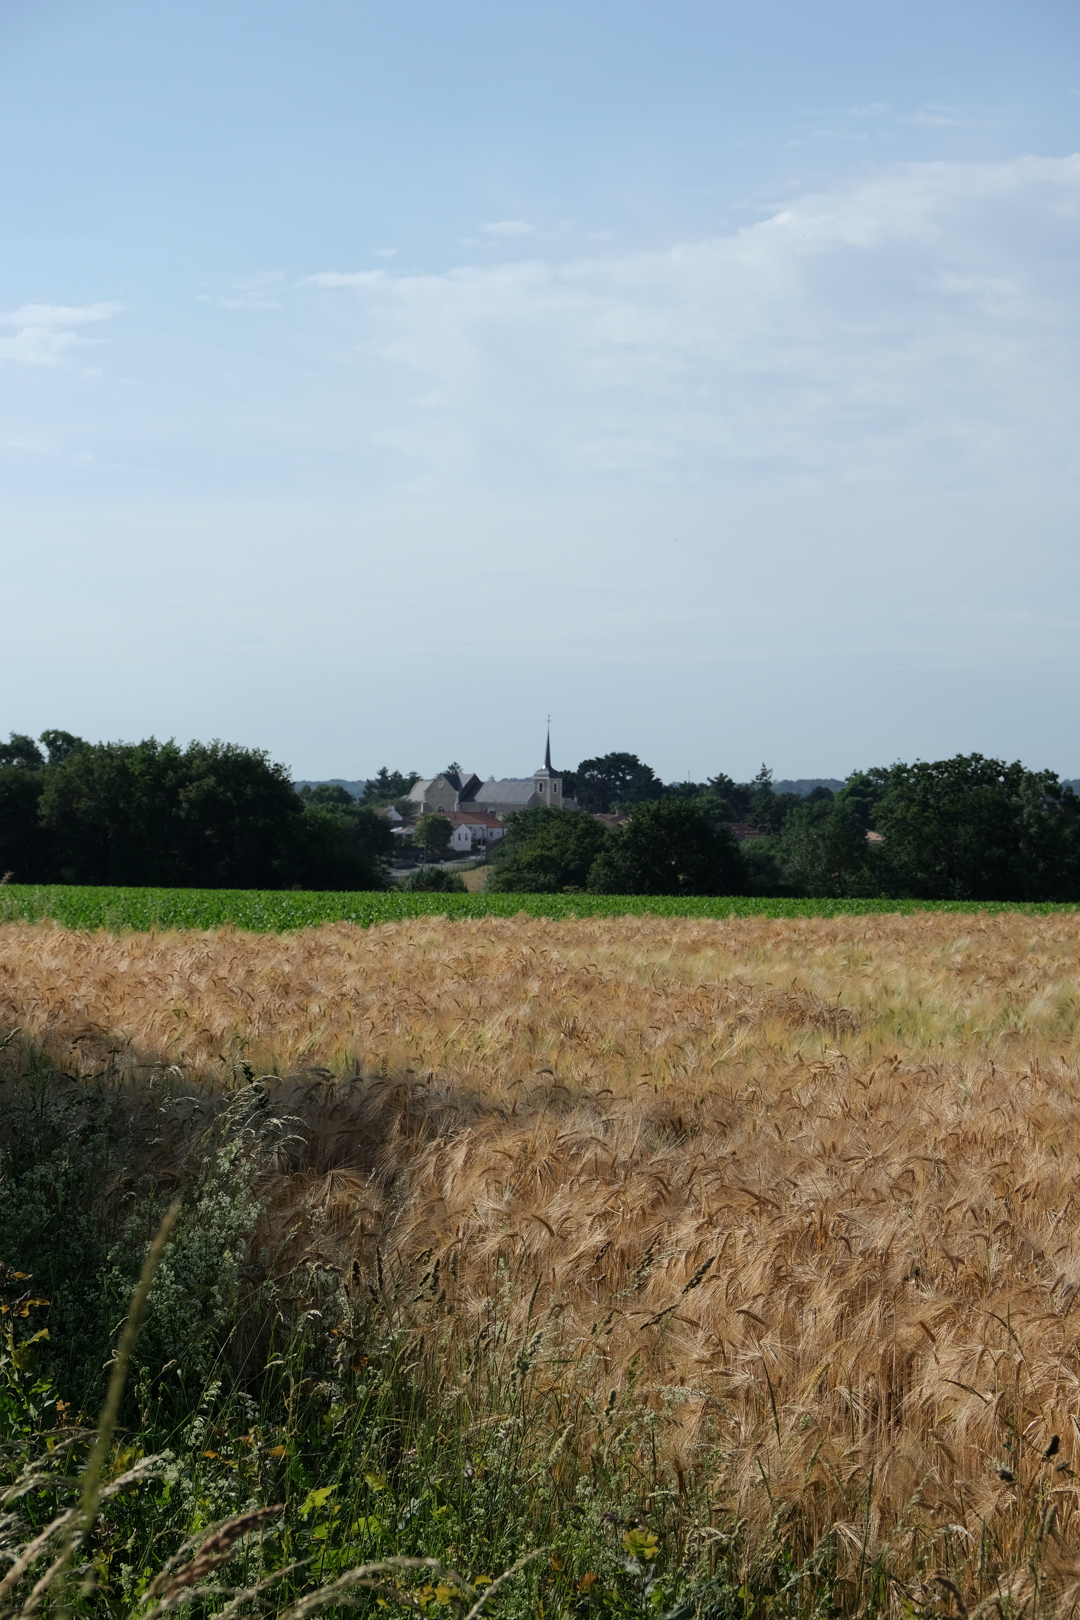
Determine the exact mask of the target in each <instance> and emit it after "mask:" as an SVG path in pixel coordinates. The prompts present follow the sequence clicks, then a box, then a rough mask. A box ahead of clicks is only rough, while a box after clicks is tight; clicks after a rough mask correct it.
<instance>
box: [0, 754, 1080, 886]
mask: <svg viewBox="0 0 1080 1620" xmlns="http://www.w3.org/2000/svg"><path fill="white" fill-rule="evenodd" d="M413 780H415V773H409V772H399V771H390V770H389V769H388V768H386V767H384V768H383V769H382V770H381V771H380V772H379V773H378V775H377V776H376V777H373V778H372V779H371V780H370V781H368V782H367V783H366V785H365V788H364V791H363V793H362V795H361V797H360V800H359V801H358V800H357V799H356V798H354V797H353V795H352V794H350V793H349V792H348V791H347V790H346V789H344V788H342V787H340V786H337V785H336V784H333V783H322V784H320V785H319V786H317V787H304V788H302V789H301V790H300V791H299V792H298V791H297V790H296V789H295V788H294V786H293V784H292V782H291V780H290V776H289V772H288V770H287V768H286V767H285V766H284V765H281V764H276V763H274V762H273V761H272V760H271V759H270V757H269V755H268V754H266V753H265V752H264V751H262V750H260V749H250V748H242V747H239V746H238V745H236V744H233V743H222V742H212V743H196V742H193V743H191V744H189V745H188V746H187V747H186V748H181V747H180V746H179V745H178V744H177V743H175V742H172V741H170V742H158V741H157V740H156V739H155V738H149V739H147V740H145V741H143V742H139V743H89V742H86V741H84V740H83V739H82V738H80V737H76V736H73V735H72V734H71V733H70V732H66V731H57V730H51V731H45V732H43V733H42V734H41V736H40V738H37V739H34V738H31V737H27V736H22V735H18V734H15V733H13V734H12V736H11V739H10V741H9V742H7V743H3V744H0V875H2V874H3V873H5V872H8V873H10V874H11V876H12V878H13V879H14V880H15V881H16V882H19V883H86V884H110V885H124V886H127V885H131V886H136V885H151V886H163V887H192V888H294V887H299V888H310V889H337V888H342V889H367V888H378V887H381V886H382V885H383V884H384V883H385V881H386V862H387V860H388V857H389V856H390V854H391V852H392V850H393V836H392V834H391V832H390V828H389V825H388V823H387V821H386V818H385V817H384V816H381V815H379V814H377V813H376V812H377V809H378V808H379V806H384V805H386V804H388V803H393V802H395V801H397V802H404V795H405V794H406V793H407V791H408V788H409V786H410V785H411V782H412V781H413ZM564 785H565V789H566V793H567V795H568V796H570V795H571V794H573V795H574V796H576V798H577V800H578V802H579V804H580V806H581V808H582V810H585V811H594V812H595V813H598V814H609V813H611V812H612V811H615V810H619V811H623V812H625V813H626V814H627V817H628V819H626V821H625V822H624V823H623V824H622V825H619V826H615V827H609V826H606V825H605V824H604V823H602V822H600V821H597V820H596V819H595V816H594V815H588V814H585V815H580V814H579V815H574V814H572V813H571V814H568V813H567V812H565V811H553V810H548V809H538V810H528V811H523V812H519V813H518V814H517V815H516V816H512V817H510V818H509V819H508V824H507V836H506V838H505V839H504V840H503V841H502V846H501V848H499V850H498V857H497V859H496V860H495V861H494V863H493V867H492V871H491V874H490V879H489V887H491V888H493V889H501V890H504V891H517V892H525V891H529V892H540V893H545V892H546V893H551V892H563V891H566V890H575V889H583V890H585V889H587V890H591V891H594V892H597V893H609V894H613V893H631V894H758V895H812V896H823V897H832V896H838V897H842V896H851V897H856V898H857V897H868V898H869V897H882V898H887V899H888V898H897V899H899V898H905V897H911V898H915V899H926V900H1020V901H1024V900H1028V901H1037V900H1062V901H1076V900H1080V798H1078V797H1077V795H1076V793H1075V792H1074V791H1073V789H1072V787H1071V786H1069V785H1068V784H1066V783H1063V782H1061V781H1060V780H1059V778H1058V777H1057V776H1056V775H1055V774H1054V772H1052V771H1029V770H1027V769H1026V768H1025V767H1024V766H1023V765H1021V764H1020V763H1019V762H1014V763H1012V764H1009V763H1006V762H1005V761H1002V760H996V759H987V758H984V757H983V756H982V755H980V754H968V755H957V756H956V757H955V758H953V759H948V760H938V761H932V762H918V763H916V764H913V765H908V764H895V765H890V766H882V767H874V768H872V769H869V770H862V771H855V772H853V773H852V774H851V775H850V776H849V777H848V779H847V781H846V782H845V784H844V786H843V787H842V788H841V789H840V790H839V791H838V792H836V793H835V794H834V793H833V792H832V791H831V790H830V789H828V788H826V787H818V788H815V789H814V790H813V792H811V793H810V794H809V795H808V796H806V797H802V796H801V795H799V794H794V793H779V792H777V791H776V790H775V789H774V787H773V784H772V773H771V771H769V770H768V769H767V768H766V767H764V766H763V767H762V769H761V770H760V771H759V772H758V774H757V776H756V777H755V778H754V780H753V781H751V782H742V783H739V782H735V781H734V780H733V779H732V778H731V777H729V776H726V775H724V774H723V773H718V774H717V775H716V776H713V777H709V778H707V779H706V780H705V781H704V782H673V783H664V782H662V781H661V779H660V778H659V777H658V776H657V774H656V773H655V772H654V771H653V770H652V769H651V767H649V766H648V765H646V764H644V763H643V762H642V761H641V760H640V759H639V758H638V757H637V756H636V755H634V754H627V753H611V754H606V755H603V756H601V757H597V758H595V759H589V760H583V761H582V762H581V764H580V765H579V766H578V768H577V770H576V771H573V772H567V773H566V774H565V777H564ZM733 828H735V829H737V830H738V831H739V832H740V833H745V832H746V831H747V830H750V831H752V832H755V833H757V834H758V835H759V836H756V837H750V838H746V837H740V838H737V837H736V836H734V834H733V831H732V829H733ZM868 833H869V834H875V835H877V836H875V837H870V838H868V837H867V834H868Z"/></svg>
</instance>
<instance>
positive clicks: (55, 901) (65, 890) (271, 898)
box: [0, 884, 1076, 933]
mask: <svg viewBox="0 0 1080 1620" xmlns="http://www.w3.org/2000/svg"><path fill="white" fill-rule="evenodd" d="M1075 909H1076V908H1075V906H1071V905H1069V906H1059V905H1053V904H1050V903H1049V902H1047V903H1040V904H1031V905H1012V904H1004V903H1002V904H999V903H995V902H976V901H945V900H937V901H920V900H796V899H777V898H768V899H755V898H753V897H750V896H745V895H733V896H716V897H712V896H709V897H700V896H688V897H685V898H679V897H677V896H668V895H625V894H621V895H598V894H403V893H400V892H397V891H395V890H392V889H391V890H387V891H382V892H374V893H363V892H358V893H349V892H323V891H317V892H299V891H296V890H285V891H280V890H259V889H111V888H91V887H75V886H70V887H69V886H64V885H56V886H50V887H41V888H35V887H33V886H32V885H29V884H26V885H20V884H5V885H3V887H2V888H0V921H6V922H15V921H29V922H39V921H42V920H45V919H50V920H52V921H55V922H59V923H62V924H63V925H64V926H65V927H67V928H107V929H112V930H114V931H116V930H122V929H136V930H142V929H150V928H220V927H224V926H227V925H232V926H233V927H235V928H245V929H250V930H252V931H254V932H258V933H282V932H284V931H285V930H286V929H289V928H314V927H317V926H318V925H319V924H320V923H331V922H351V923H358V924H359V925H360V926H361V927H363V928H369V927H371V926H372V925H373V924H375V923H385V922H402V921H405V920H406V919H408V918H411V917H451V918H458V917H462V918H464V917H516V916H520V915H521V914H522V913H525V915H527V916H530V917H549V918H552V919H556V920H557V919H559V918H562V917H567V918H570V917H626V916H642V915H651V916H660V917H846V916H864V915H883V914H887V913H889V912H893V913H895V912H915V911H956V912H995V911H1026V912H1029V913H1049V912H1055V911H1071V910H1075Z"/></svg>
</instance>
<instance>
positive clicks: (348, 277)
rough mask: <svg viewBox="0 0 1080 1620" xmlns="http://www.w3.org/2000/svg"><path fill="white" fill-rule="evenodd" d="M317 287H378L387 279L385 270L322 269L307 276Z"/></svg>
mask: <svg viewBox="0 0 1080 1620" xmlns="http://www.w3.org/2000/svg"><path fill="white" fill-rule="evenodd" d="M306 280H307V281H309V282H311V284H312V285H313V286H316V287H356V288H363V287H376V286H378V285H379V284H380V283H381V282H384V281H386V280H387V272H386V271H385V270H320V271H319V272H318V273H317V274H316V275H313V276H308V277H306Z"/></svg>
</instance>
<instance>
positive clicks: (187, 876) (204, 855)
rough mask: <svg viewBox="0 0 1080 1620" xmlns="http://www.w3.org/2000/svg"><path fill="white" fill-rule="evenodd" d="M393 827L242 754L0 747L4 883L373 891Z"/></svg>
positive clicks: (166, 746) (30, 744)
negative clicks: (296, 783) (304, 788)
mask: <svg viewBox="0 0 1080 1620" xmlns="http://www.w3.org/2000/svg"><path fill="white" fill-rule="evenodd" d="M392 847H393V838H392V835H391V832H390V828H389V825H388V823H387V821H386V819H385V817H383V816H379V815H376V813H375V811H374V810H373V809H371V808H370V807H369V806H364V805H360V804H358V803H357V802H356V801H355V800H354V799H353V798H352V796H351V795H350V794H348V793H345V792H344V790H343V789H336V790H334V791H333V792H331V793H330V794H327V792H326V790H325V786H324V787H323V788H318V789H315V790H314V792H312V791H311V790H310V789H309V790H308V791H307V793H306V794H304V793H297V791H296V790H295V788H294V787H293V784H292V781H291V780H290V776H289V772H288V769H287V768H286V767H285V766H284V765H279V764H275V763H273V762H272V761H271V759H270V757H269V755H268V754H266V753H265V752H264V751H263V750H261V749H255V748H241V747H239V746H237V745H236V744H235V743H222V742H212V743H197V742H193V743H190V744H189V745H188V747H186V748H181V747H179V746H178V745H177V744H176V743H175V742H158V741H157V740H156V739H155V738H153V737H151V738H149V739H147V740H146V741H144V742H139V743H88V742H85V741H84V740H83V739H82V738H81V737H75V736H73V735H72V734H71V733H70V732H67V731H45V732H42V734H41V737H40V738H39V739H37V740H35V739H34V738H32V737H26V736H21V735H19V734H17V733H13V734H12V736H11V740H10V741H9V742H7V743H0V875H2V874H3V873H9V874H10V876H11V878H12V879H13V880H14V881H15V882H17V883H88V884H108V885H117V886H121V887H127V886H133V887H134V886H143V885H146V886H151V887H166V888H212V889H288V888H302V889H370V888H380V887H381V886H382V885H383V883H384V881H385V877H384V861H385V858H386V857H387V856H388V855H389V854H390V852H391V849H392Z"/></svg>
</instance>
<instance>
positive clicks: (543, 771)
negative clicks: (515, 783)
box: [533, 714, 563, 810]
mask: <svg viewBox="0 0 1080 1620" xmlns="http://www.w3.org/2000/svg"><path fill="white" fill-rule="evenodd" d="M533 783H534V785H535V787H536V793H537V797H538V798H539V801H540V803H541V804H547V805H550V806H551V808H552V809H553V810H561V809H562V807H563V783H562V776H561V774H560V773H559V772H558V771H554V770H552V768H551V716H550V714H549V715H548V730H547V747H546V748H545V749H544V763H543V764H542V765H541V767H540V769H539V770H538V771H534V772H533Z"/></svg>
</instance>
